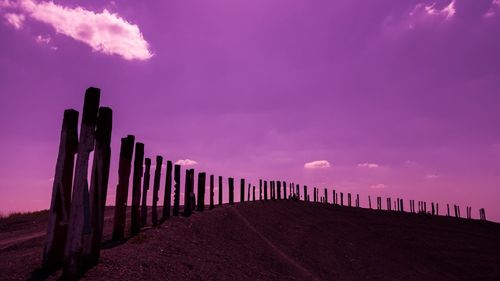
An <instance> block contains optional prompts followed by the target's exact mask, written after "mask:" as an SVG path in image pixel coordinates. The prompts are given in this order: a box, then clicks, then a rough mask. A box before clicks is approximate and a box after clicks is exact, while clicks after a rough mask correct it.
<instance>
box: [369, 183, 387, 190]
mask: <svg viewBox="0 0 500 281" xmlns="http://www.w3.org/2000/svg"><path fill="white" fill-rule="evenodd" d="M388 187H389V186H388V185H386V184H383V183H379V184H374V185H370V188H373V189H384V188H388Z"/></svg>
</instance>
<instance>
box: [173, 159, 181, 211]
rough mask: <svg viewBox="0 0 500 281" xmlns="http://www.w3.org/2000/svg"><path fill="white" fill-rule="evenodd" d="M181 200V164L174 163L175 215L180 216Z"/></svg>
mask: <svg viewBox="0 0 500 281" xmlns="http://www.w3.org/2000/svg"><path fill="white" fill-rule="evenodd" d="M180 201H181V165H174V208H173V209H172V215H173V216H179V208H180V206H179V205H180Z"/></svg>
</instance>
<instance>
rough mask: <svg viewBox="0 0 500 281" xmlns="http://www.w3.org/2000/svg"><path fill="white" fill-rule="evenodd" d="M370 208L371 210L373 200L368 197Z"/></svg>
mask: <svg viewBox="0 0 500 281" xmlns="http://www.w3.org/2000/svg"><path fill="white" fill-rule="evenodd" d="M368 206H369V208H370V209H371V208H372V198H371V197H370V196H368Z"/></svg>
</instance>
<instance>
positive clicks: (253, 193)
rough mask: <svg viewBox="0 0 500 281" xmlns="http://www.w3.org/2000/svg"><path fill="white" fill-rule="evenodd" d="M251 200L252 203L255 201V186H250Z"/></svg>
mask: <svg viewBox="0 0 500 281" xmlns="http://www.w3.org/2000/svg"><path fill="white" fill-rule="evenodd" d="M252 188H253V189H252V198H253V200H252V201H255V185H253V186H252Z"/></svg>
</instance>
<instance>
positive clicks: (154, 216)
mask: <svg viewBox="0 0 500 281" xmlns="http://www.w3.org/2000/svg"><path fill="white" fill-rule="evenodd" d="M162 164H163V157H161V156H159V155H158V156H156V168H155V177H154V179H153V202H152V204H151V205H152V207H151V221H152V223H153V225H157V224H158V201H159V200H160V198H159V197H158V193H159V192H160V180H161V166H162Z"/></svg>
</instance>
